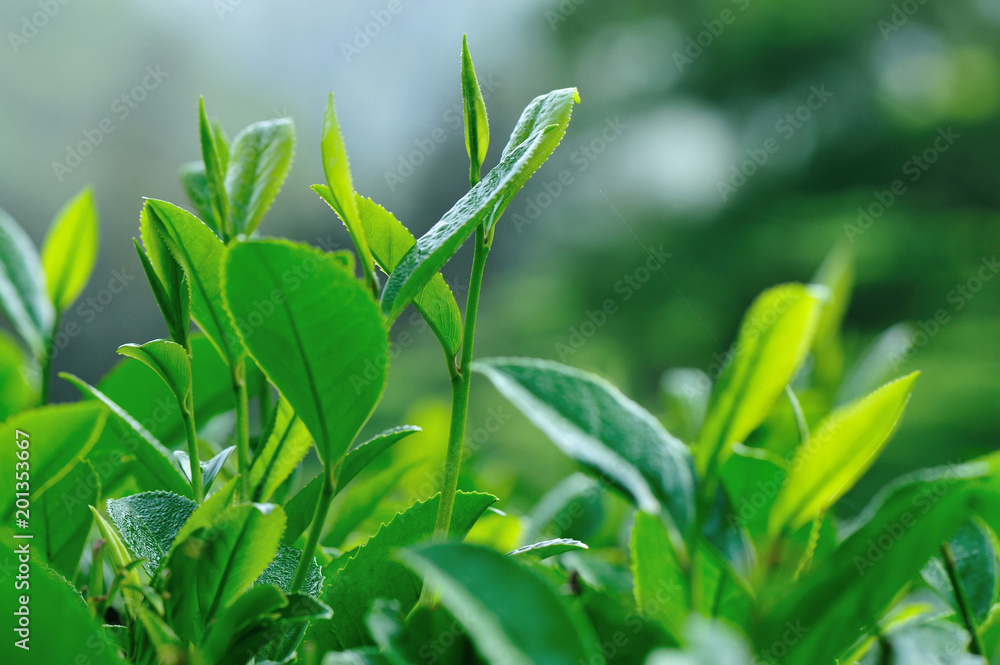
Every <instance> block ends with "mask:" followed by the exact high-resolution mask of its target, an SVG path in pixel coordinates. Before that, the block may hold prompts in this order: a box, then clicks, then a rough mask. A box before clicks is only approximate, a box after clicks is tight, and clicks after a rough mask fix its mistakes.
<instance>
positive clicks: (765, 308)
mask: <svg viewBox="0 0 1000 665" xmlns="http://www.w3.org/2000/svg"><path fill="white" fill-rule="evenodd" d="M825 292H826V290H825V289H822V288H821V287H815V286H813V287H810V286H803V285H801V284H784V285H782V286H776V287H774V288H772V289H768V290H767V291H765V292H764V293H762V294H761V295H760V296H758V298H757V299H756V300H755V301H754V302H753V304H752V305H751V306H750V309H749V310H747V313H746V315H745V316H744V318H743V323H742V325H741V326H740V332H739V335H738V336H737V338H736V343H735V344H734V345H733V347H732V348H731V349H730V350H729V358H727V360H728V363H727V365H726V369H725V370H724V371H723V373H722V375H721V376H720V377H719V380H718V381H717V382H716V384H715V389H714V390H713V391H712V397H711V400H710V401H709V406H708V414H707V415H706V417H705V423H704V425H703V426H702V428H701V434H700V435H699V437H698V446H697V448H695V462H696V463H697V467H698V470H699V471H700V472H701V473H702V474H706V473H708V471H709V470H710V469H714V471H717V470H718V468H720V467H721V466H722V464H723V463H724V462H725V461H726V458H728V457H729V455H730V454H731V450H730V447H731V445H732V444H733V443H744V442H745V441H746V438H747V436H748V435H749V434H750V433H751V432H752V431H753V430H755V429H757V427H758V426H759V425H760V424H761V423H762V422H763V421H764V417H765V416H767V413H768V411H770V410H771V407H772V405H773V404H774V402H775V401H776V400H777V399H778V397H780V396H781V394H782V393H783V392H784V390H785V386H786V385H788V382H789V381H791V379H792V376H793V375H794V374H795V370H796V369H798V366H799V364H800V363H801V362H802V360H803V358H805V355H806V352H807V351H808V350H809V347H810V346H811V344H812V338H813V333H814V332H815V330H816V324H817V322H818V320H819V316H820V312H821V310H822V303H823V298H824V297H825ZM714 471H713V472H712V473H708V475H709V476H711V475H714Z"/></svg>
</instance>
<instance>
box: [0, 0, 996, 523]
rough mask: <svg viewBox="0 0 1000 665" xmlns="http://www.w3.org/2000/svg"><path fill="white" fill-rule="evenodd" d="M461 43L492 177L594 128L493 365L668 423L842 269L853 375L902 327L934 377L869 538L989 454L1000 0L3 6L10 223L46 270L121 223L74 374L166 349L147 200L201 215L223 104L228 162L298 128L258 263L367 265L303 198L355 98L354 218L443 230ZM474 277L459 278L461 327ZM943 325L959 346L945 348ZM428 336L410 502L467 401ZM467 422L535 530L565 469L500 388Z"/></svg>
mask: <svg viewBox="0 0 1000 665" xmlns="http://www.w3.org/2000/svg"><path fill="white" fill-rule="evenodd" d="M463 33H468V36H469V43H470V47H471V50H472V54H473V57H474V60H475V62H476V66H477V70H478V73H479V76H480V79H481V80H482V82H483V86H484V88H485V94H486V102H487V107H488V109H489V114H490V125H491V132H492V136H493V139H492V143H491V148H490V156H489V158H488V159H487V165H488V166H489V165H492V164H493V163H495V161H496V158H497V156H498V155H499V152H500V150H501V149H502V146H503V145H504V143H505V142H506V136H507V134H508V132H509V130H510V128H511V127H512V126H513V124H514V122H515V120H516V118H517V116H518V114H519V112H520V109H521V108H523V106H524V105H525V104H527V102H528V101H529V100H530V99H531V98H532V97H534V96H535V95H537V94H540V93H543V92H546V91H548V90H550V89H553V88H558V87H567V86H577V87H579V89H580V94H581V97H582V100H583V102H582V104H581V105H579V106H578V107H577V110H576V112H575V116H574V119H573V122H572V124H571V126H570V130H569V133H568V135H567V137H566V139H565V141H564V144H563V146H562V147H560V148H559V150H558V151H557V152H556V153H555V155H554V156H553V157H552V158H551V160H550V161H549V163H548V164H546V165H545V167H543V168H542V170H541V171H540V172H539V173H538V175H537V176H536V177H535V178H534V179H533V180H532V182H531V183H530V184H529V186H528V187H527V188H526V190H525V191H524V192H522V194H521V195H520V196H519V197H518V199H517V200H515V202H514V203H513V204H512V205H511V207H510V208H509V210H508V212H507V213H506V216H505V218H504V220H503V221H502V223H501V224H500V226H499V229H498V231H497V237H496V242H495V244H494V250H493V252H492V254H491V257H490V264H489V266H488V269H487V275H486V282H485V287H484V294H483V302H482V309H481V312H482V313H481V316H480V321H481V323H480V334H479V338H478V342H477V355H479V356H485V355H527V356H538V357H543V358H551V359H556V360H561V361H563V362H566V363H568V364H571V365H575V366H579V367H582V368H585V369H588V370H592V371H596V372H598V373H600V374H602V375H604V376H607V377H608V378H610V379H611V380H612V381H614V382H615V383H617V384H618V385H620V386H621V387H622V388H623V390H624V392H626V393H627V394H629V395H630V396H632V397H634V398H635V399H637V400H638V401H639V402H640V403H642V404H643V405H645V406H646V407H647V408H650V409H651V410H653V411H654V412H656V413H663V412H664V410H665V408H666V406H665V400H664V398H663V394H662V390H661V377H662V375H663V373H664V372H665V371H666V370H668V369H671V368H677V367H694V368H700V369H703V370H707V369H708V368H710V367H711V366H712V365H713V363H715V362H717V355H716V354H722V353H723V352H724V351H725V350H726V348H727V347H728V346H729V344H730V342H731V340H732V338H733V336H734V333H735V331H736V328H737V326H738V323H739V319H740V316H741V315H742V312H743V310H744V309H745V308H746V307H747V305H748V304H749V303H750V301H751V300H752V298H753V296H754V295H755V294H756V293H758V292H759V291H761V290H762V289H764V288H766V287H767V286H770V285H773V284H775V283H779V282H782V281H791V280H808V279H809V278H810V277H811V276H812V275H813V274H814V272H815V270H816V269H817V267H818V266H819V264H820V263H821V261H822V259H823V257H824V256H825V255H826V254H827V252H829V251H830V250H831V249H832V248H833V247H835V246H837V245H843V246H845V247H847V248H849V249H850V250H851V251H852V252H853V253H854V254H855V256H856V265H857V284H856V291H855V295H854V298H853V301H852V303H851V306H850V309H849V311H848V314H847V318H846V329H847V335H846V338H845V340H846V352H847V358H848V362H850V361H851V359H853V358H855V357H857V356H858V355H859V354H860V353H861V350H862V349H863V348H865V346H866V345H867V344H868V343H870V342H871V340H872V339H874V338H875V337H876V336H877V335H878V334H880V333H881V332H882V331H884V330H885V329H887V328H888V327H890V326H892V325H893V324H895V323H897V322H900V321H910V322H912V323H913V324H914V326H915V328H913V330H921V327H920V324H921V322H924V323H925V328H924V329H925V331H926V333H927V334H925V335H924V336H923V337H917V338H915V339H914V342H915V343H916V346H915V351H914V352H913V353H912V354H911V355H912V358H911V359H910V360H909V361H907V362H906V363H905V364H903V365H901V366H900V367H899V372H900V373H902V372H904V371H907V370H910V369H914V368H919V369H921V370H923V372H924V375H923V378H922V379H921V381H920V383H919V384H918V388H917V391H916V395H915V397H914V399H913V401H912V403H911V406H910V408H909V411H908V413H907V416H906V419H905V423H904V425H903V426H902V428H901V429H900V431H899V433H898V435H897V436H896V438H895V440H894V441H893V443H892V444H891V446H890V448H889V450H888V451H887V453H886V454H885V456H884V457H883V458H882V460H881V461H880V462H879V464H878V466H877V467H876V468H875V469H874V470H873V471H872V473H871V474H869V477H868V478H867V479H866V482H865V483H862V485H861V487H860V489H859V490H858V492H856V493H855V494H853V495H851V496H850V497H848V499H847V501H846V506H845V510H848V511H849V510H851V509H852V508H857V507H858V506H860V503H861V501H863V499H864V498H865V495H866V494H867V493H869V492H870V491H871V488H873V487H875V486H877V485H878V484H880V483H881V482H883V481H884V480H885V479H887V478H889V477H892V476H896V475H899V474H901V473H903V472H904V471H906V470H908V469H912V468H915V467H920V466H928V465H931V464H938V463H945V462H956V461H959V460H962V459H966V458H969V457H972V456H974V455H977V454H981V453H983V452H986V451H989V450H992V449H994V448H995V447H996V445H997V443H998V436H997V435H998V433H1000V408H998V407H1000V378H998V377H1000V353H998V351H1000V348H998V347H1000V306H998V294H1000V279H995V277H996V272H997V270H998V269H1000V266H997V265H996V264H995V263H994V261H995V257H996V254H997V251H998V244H1000V242H998V241H1000V226H998V224H997V213H998V208H1000V187H998V184H1000V177H998V174H997V162H998V157H997V156H998V154H1000V124H998V122H997V120H998V114H1000V60H998V58H1000V40H998V35H1000V1H998V0H953V1H949V2H939V1H936V0H902V1H898V2H890V1H888V0H876V1H874V2H872V1H871V0H841V1H840V2H837V3H807V2H801V1H800V0H706V1H705V2H698V3H691V2H673V1H662V0H661V1H655V2H650V1H648V0H619V1H617V2H601V1H600V0H507V1H505V2H483V1H481V0H480V1H478V2H457V1H455V0H442V1H440V2H434V3H422V2H417V1H416V0H392V1H391V2H390V1H389V0H364V1H363V2H351V3H347V2H320V1H318V0H313V1H310V2H266V1H265V0H214V1H213V0H173V1H172V2H169V3H164V2H155V1H154V0H87V1H85V0H4V1H3V2H2V3H0V42H2V43H0V206H2V207H3V208H4V209H6V210H7V211H8V212H9V213H10V214H11V215H13V216H14V218H15V219H17V220H19V222H20V223H21V224H22V225H23V226H25V227H26V228H27V230H28V231H29V233H30V234H31V236H32V237H33V238H34V239H35V240H36V241H37V242H39V243H40V242H41V240H42V238H43V236H44V233H45V229H46V228H47V226H48V224H49V222H50V220H51V218H52V216H53V215H54V214H55V212H56V211H57V210H58V208H59V207H60V206H61V205H62V203H63V202H64V201H65V200H67V199H68V198H70V197H71V196H72V195H73V194H74V193H76V192H77V191H78V190H80V189H81V188H82V187H84V186H86V185H90V186H92V187H93V188H94V190H95V192H96V197H97V202H98V205H99V209H100V213H101V229H102V246H101V251H100V259H99V263H98V266H97V268H96V270H95V274H94V278H93V280H92V282H91V284H90V286H89V287H88V289H87V291H86V293H85V294H84V296H83V298H82V299H81V301H80V303H79V304H78V305H76V306H75V307H74V310H73V311H71V312H70V313H69V314H68V315H67V317H66V319H65V320H64V321H63V325H64V326H67V325H68V324H69V323H71V322H75V323H76V324H77V326H78V329H79V334H77V335H76V336H72V337H70V336H64V338H63V339H62V340H61V342H60V346H59V348H58V355H57V358H56V361H55V365H56V368H57V369H58V370H66V371H71V372H73V373H76V374H78V375H80V376H82V377H84V378H85V379H87V380H89V381H92V382H96V380H97V379H99V378H100V377H101V376H102V375H103V374H104V373H105V372H107V371H108V370H109V369H110V368H111V367H112V366H113V365H114V363H115V362H117V357H116V355H115V349H116V348H117V346H118V345H119V344H122V343H125V342H130V341H135V342H142V341H146V340H148V339H153V338H156V337H161V336H164V335H165V334H166V331H165V327H164V326H163V324H162V322H161V320H160V318H159V316H158V312H157V310H156V306H155V304H154V301H153V298H152V297H151V293H150V291H149V288H148V286H147V285H146V284H145V282H144V281H143V280H142V278H141V269H140V266H139V263H138V260H137V258H136V255H135V253H134V250H133V248H132V243H131V238H132V236H133V235H136V232H137V226H138V213H139V208H140V201H141V197H143V196H153V197H158V198H164V199H167V200H171V201H175V202H177V203H181V204H183V205H188V202H187V201H186V199H185V197H184V195H183V193H182V190H181V188H180V186H179V183H178V179H177V169H178V166H179V165H180V164H181V163H182V162H185V161H189V160H192V159H196V158H197V157H198V155H199V148H198V142H197V141H198V138H197V115H196V109H197V101H198V96H199V95H204V96H205V101H206V104H207V107H208V110H209V113H210V115H212V116H215V117H217V118H218V119H219V121H220V122H221V123H222V126H223V127H224V128H225V129H226V130H227V132H228V133H229V134H230V136H233V135H235V134H236V132H237V131H238V130H239V129H240V128H242V127H243V126H245V125H247V124H249V123H251V122H254V121H257V120H262V119H267V118H271V117H278V116H291V117H293V118H294V120H295V123H296V128H297V135H298V147H297V154H296V160H295V165H294V167H293V170H292V173H291V176H290V178H289V180H288V182H287V183H286V184H285V187H284V189H283V190H282V193H281V194H280V195H279V197H278V199H277V201H276V204H275V206H274V208H273V209H272V211H271V212H270V213H269V215H268V217H267V218H266V220H265V223H264V225H263V227H262V232H263V233H264V234H265V235H284V236H290V237H293V238H296V239H300V240H304V241H309V242H312V243H315V244H321V245H323V246H325V247H327V248H331V247H334V246H341V247H346V246H348V245H349V239H348V237H347V235H346V233H345V232H344V230H343V228H342V227H341V225H340V224H339V222H338V221H337V220H336V218H335V217H334V216H333V214H332V213H331V212H330V211H329V209H328V208H327V207H326V206H325V204H323V203H322V202H321V201H320V200H319V199H318V198H317V197H315V196H314V195H313V194H312V193H311V192H309V191H308V186H309V185H310V184H313V183H314V182H319V181H321V180H322V169H321V164H320V159H319V130H320V121H321V113H322V110H323V106H324V102H325V98H326V94H327V92H328V91H329V90H331V89H332V90H335V91H336V93H337V105H338V111H339V115H340V119H341V125H342V128H343V131H344V134H345V139H346V142H347V146H348V150H349V152H350V155H351V161H352V164H351V165H352V168H353V172H354V180H355V185H356V187H357V188H358V190H359V191H361V192H362V193H363V194H365V195H367V196H371V197H373V198H374V199H375V200H376V201H378V202H380V203H382V204H383V205H385V206H386V207H387V208H388V209H390V210H392V211H393V212H395V213H396V215H397V216H398V217H399V218H400V219H401V220H402V221H403V222H404V223H405V224H407V225H408V226H409V227H410V228H411V229H412V230H413V231H414V232H415V233H416V234H418V235H419V234H420V233H422V232H423V231H425V230H426V229H427V228H429V227H430V226H431V225H432V224H433V223H434V222H435V221H436V220H437V219H438V218H439V217H440V215H441V214H442V213H443V212H444V211H446V210H447V209H448V208H449V207H450V206H451V204H452V203H453V202H454V201H455V200H457V199H458V198H459V197H460V196H461V195H462V194H463V193H464V192H465V191H466V189H467V187H468V181H467V158H466V155H465V148H464V143H463V138H462V131H461V124H460V118H461V111H460V109H461V96H460V87H459V76H458V74H459V55H460V45H461V38H462V34H463ZM108 127H111V128H112V130H113V131H108V130H107V128H108ZM102 128H103V129H102ZM442 137H443V138H442ZM81 143H83V144H85V145H83V146H82V147H81V145H80V144H81ZM86 144H89V146H88V145H86ZM84 153H86V154H84ZM74 154H76V155H78V157H76V158H75V157H74ZM894 188H895V192H893V189H894ZM647 262H650V263H649V264H648V266H647ZM469 263H470V257H469V255H467V254H466V253H462V254H461V255H459V256H458V257H456V258H455V259H454V260H453V261H452V262H451V263H450V264H449V265H448V266H447V267H446V269H445V276H446V278H447V279H448V281H449V283H450V284H452V286H453V288H454V290H455V291H456V295H458V296H459V299H460V302H464V295H465V286H466V285H467V274H468V266H469ZM647 267H652V268H653V269H652V270H647ZM122 276H124V278H125V279H124V281H125V282H127V285H126V286H125V288H124V289H117V288H116V287H115V288H111V287H110V286H109V284H110V283H112V282H115V281H116V280H121V279H122ZM130 277H134V278H135V279H131V280H130V279H129V278H130ZM963 289H964V291H963ZM112 290H120V291H121V292H120V293H114V294H112V293H111V291H112ZM88 299H92V300H89V301H88ZM609 301H610V305H609V306H608V307H605V306H606V305H608V303H609ZM602 308H603V309H612V310H613V311H614V313H613V314H611V315H607V316H603V318H602V315H600V314H598V312H600V311H601V310H602ZM939 310H944V311H945V313H946V315H947V322H946V323H944V324H942V325H938V326H937V327H934V326H932V325H930V324H927V322H928V321H930V320H932V319H934V318H935V316H937V315H938V313H939ZM588 322H590V323H592V324H593V325H588ZM596 322H600V323H596ZM407 331H409V332H410V333H411V335H410V336H409V337H408V338H406V339H407V341H406V343H405V344H401V345H399V347H398V355H396V357H394V359H393V363H392V367H391V372H390V384H389V388H388V390H387V393H386V397H385V400H384V402H383V404H382V406H381V407H380V409H379V411H378V412H377V414H376V416H375V417H374V419H373V422H372V423H371V425H370V427H371V429H373V430H374V429H376V428H379V427H383V426H390V425H395V424H401V423H403V422H410V423H414V424H419V425H422V426H423V427H424V428H425V433H424V434H423V435H421V437H420V438H413V439H410V440H408V441H407V443H406V444H405V445H404V446H401V450H402V451H401V452H399V453H398V454H399V455H403V456H409V457H410V458H411V459H412V462H413V468H414V469H424V471H419V472H418V471H414V472H413V474H411V478H410V483H409V487H410V488H411V489H410V490H409V491H410V492H411V493H413V492H415V493H418V494H429V493H431V491H432V489H433V482H429V481H428V478H430V475H429V473H428V472H427V471H426V469H431V468H434V464H435V463H434V460H435V459H437V458H439V457H440V456H441V455H442V453H443V449H444V440H445V432H446V428H447V418H448V398H449V394H448V385H447V378H446V373H445V369H444V367H443V365H442V362H441V355H440V351H439V350H438V348H437V347H436V341H435V340H434V338H433V336H432V335H431V334H429V333H428V332H422V333H421V332H419V326H415V325H413V324H412V322H411V320H410V317H409V315H405V316H404V317H403V319H402V320H401V321H400V322H399V323H398V324H397V325H396V327H395V329H394V335H396V336H398V335H400V334H402V333H403V332H407ZM54 388H55V397H56V399H58V400H68V399H75V398H76V395H75V392H74V391H73V389H72V388H71V387H70V386H69V385H68V384H65V382H61V381H57V382H56V383H55V386H54ZM472 401H473V410H472V414H471V416H470V423H469V439H470V442H471V446H472V448H473V449H474V454H473V455H472V456H471V458H470V460H469V462H468V463H467V464H466V465H465V471H464V474H465V475H464V477H463V481H462V483H463V485H466V486H470V487H471V486H475V487H477V488H479V489H484V490H489V491H492V492H494V493H497V494H499V495H500V496H504V497H506V498H507V502H508V505H510V506H512V507H514V508H518V507H521V508H523V507H525V506H528V505H531V504H532V503H533V502H534V501H535V500H536V499H537V497H538V496H539V495H540V493H541V492H542V491H543V489H544V488H545V487H546V486H548V485H550V484H551V483H552V482H553V480H554V479H556V478H559V477H562V476H563V475H566V474H567V473H569V472H570V471H571V470H572V468H571V466H570V464H569V463H568V462H566V461H565V460H564V459H563V458H562V457H561V456H560V455H559V454H558V453H556V451H555V450H554V448H553V446H552V445H551V444H550V443H548V442H547V441H546V440H545V439H544V438H543V436H542V435H541V434H540V433H539V432H537V431H535V430H534V429H532V428H531V427H530V426H529V425H528V424H527V423H526V421H524V420H523V418H521V417H520V416H519V415H516V414H514V412H513V409H512V408H511V407H510V406H509V405H507V404H506V403H505V402H504V401H503V400H502V398H501V397H500V396H499V395H498V394H497V393H495V392H494V391H493V389H492V388H491V387H490V386H489V385H488V384H487V383H486V382H485V381H481V380H479V379H477V380H476V381H475V382H474V384H473V398H472ZM223 425H224V423H223Z"/></svg>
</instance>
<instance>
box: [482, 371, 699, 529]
mask: <svg viewBox="0 0 1000 665" xmlns="http://www.w3.org/2000/svg"><path fill="white" fill-rule="evenodd" d="M473 370H474V371H477V372H480V373H482V374H484V375H486V377H487V378H489V379H490V381H492V382H493V385H494V386H496V387H497V389H498V390H499V391H500V392H501V393H502V394H503V395H504V396H505V397H506V398H507V399H509V400H510V401H511V402H512V403H513V404H514V406H516V407H517V408H518V409H520V410H521V412H522V413H524V415H526V416H527V417H528V419H529V420H531V421H532V422H533V423H534V424H535V425H536V426H537V427H538V428H539V429H541V430H542V431H543V432H545V434H546V435H548V437H549V438H550V439H552V441H553V443H555V444H556V445H557V446H558V447H559V448H560V449H561V450H562V451H563V452H564V453H566V454H567V455H568V456H570V457H571V458H573V459H575V460H576V461H578V462H580V463H581V464H583V465H584V466H585V467H587V468H588V469H590V470H591V471H593V472H595V473H597V474H598V475H599V476H601V478H602V479H603V480H606V481H608V482H610V483H612V484H614V485H616V486H618V487H620V488H621V489H622V490H624V491H625V492H626V493H627V494H628V495H629V496H630V497H631V498H632V500H633V501H634V502H635V503H636V505H637V506H638V507H639V508H640V509H642V510H644V511H646V512H649V513H653V514H655V513H658V512H659V511H660V508H661V506H662V507H663V508H664V509H665V510H666V511H667V512H668V513H669V514H670V517H671V519H672V520H673V522H674V525H675V526H676V527H677V528H678V529H679V530H680V531H681V532H682V533H684V532H685V531H686V530H687V528H688V527H689V526H690V525H691V523H692V520H693V516H694V482H695V481H694V476H693V473H692V469H691V457H690V454H689V452H688V449H687V447H686V446H685V445H684V444H683V443H681V442H680V441H678V440H677V439H675V438H674V437H673V436H671V435H670V434H669V433H668V432H667V431H666V430H665V429H663V426H662V425H660V423H659V421H657V420H656V419H655V418H654V417H653V416H652V415H650V414H649V413H648V412H647V411H645V410H644V409H643V408H642V407H640V406H639V405H638V404H636V403H635V402H633V401H632V400H630V399H628V398H627V397H625V396H624V395H623V394H621V392H619V391H618V389H617V388H615V387H614V386H612V385H611V384H610V383H608V382H607V381H605V380H603V379H601V378H599V377H597V376H594V375H592V374H587V373H585V372H581V371H579V370H575V369H572V368H570V367H566V366H564V365H559V364H558V363H554V362H549V361H542V360H529V359H513V358H511V359H507V358H495V359H490V360H481V361H478V362H476V363H474V364H473Z"/></svg>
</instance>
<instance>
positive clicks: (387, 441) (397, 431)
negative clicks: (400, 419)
mask: <svg viewBox="0 0 1000 665" xmlns="http://www.w3.org/2000/svg"><path fill="white" fill-rule="evenodd" d="M419 431H420V428H419V427H414V426H413V425H402V426H400V427H393V428H392V429H389V430H386V431H384V432H382V433H381V434H376V435H375V436H373V437H372V438H371V439H369V440H367V441H365V442H364V443H360V444H358V445H356V446H354V447H353V448H351V449H350V450H349V451H348V452H347V457H345V458H344V463H343V464H341V466H340V475H339V476H338V477H337V484H338V485H341V486H346V485H347V483H349V482H351V481H352V480H354V478H355V477H356V476H357V475H358V474H359V473H361V472H362V471H364V469H365V467H367V466H368V465H369V464H371V463H372V462H373V461H374V460H375V459H376V458H377V457H378V456H379V455H381V454H382V453H384V452H385V451H387V450H389V448H392V447H393V446H394V445H396V444H397V443H399V442H400V441H402V440H403V439H405V438H406V437H408V436H410V435H411V434H416V433H417V432H419Z"/></svg>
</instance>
